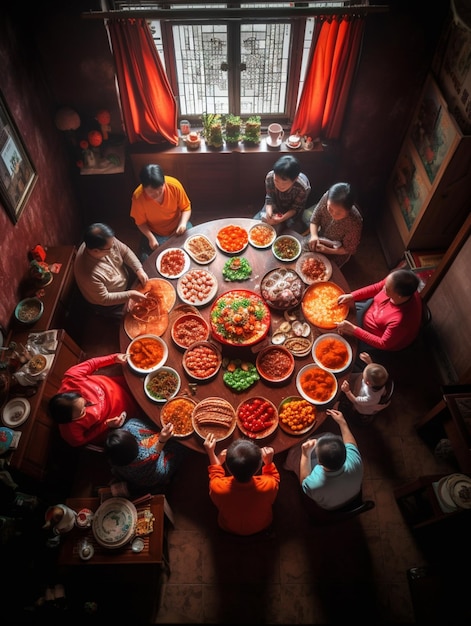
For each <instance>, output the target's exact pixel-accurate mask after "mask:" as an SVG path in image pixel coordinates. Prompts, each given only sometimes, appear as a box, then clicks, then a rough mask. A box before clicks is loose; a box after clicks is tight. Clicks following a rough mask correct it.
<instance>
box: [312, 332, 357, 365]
mask: <svg viewBox="0 0 471 626" xmlns="http://www.w3.org/2000/svg"><path fill="white" fill-rule="evenodd" d="M332 339H335V340H336V341H340V343H341V344H343V345H344V346H345V349H346V351H347V360H346V361H345V362H344V363H343V365H342V367H330V366H328V365H327V364H326V363H323V362H322V361H321V359H319V358H318V357H317V356H316V350H317V347H318V346H319V344H320V343H323V342H329V341H330V340H332ZM352 356H353V355H352V346H351V345H350V344H349V342H348V341H347V340H346V339H345V337H342V336H341V335H339V334H337V333H325V334H323V335H319V337H318V338H317V339H316V340H315V341H314V344H313V346H312V358H313V359H314V363H317V365H319V367H323V368H324V369H325V370H329V372H333V373H334V374H338V373H339V372H343V371H344V370H346V369H347V367H348V366H349V365H350V363H351V362H352Z"/></svg>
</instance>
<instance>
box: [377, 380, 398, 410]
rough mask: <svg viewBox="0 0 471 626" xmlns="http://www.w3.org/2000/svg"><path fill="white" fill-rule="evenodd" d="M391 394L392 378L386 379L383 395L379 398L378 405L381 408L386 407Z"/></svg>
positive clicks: (392, 388) (392, 387)
mask: <svg viewBox="0 0 471 626" xmlns="http://www.w3.org/2000/svg"><path fill="white" fill-rule="evenodd" d="M393 393H394V381H393V379H392V378H388V380H387V382H386V384H385V386H384V393H383V395H382V396H381V399H380V401H379V404H381V405H382V406H384V408H386V406H388V405H389V403H390V402H391V399H392V396H393Z"/></svg>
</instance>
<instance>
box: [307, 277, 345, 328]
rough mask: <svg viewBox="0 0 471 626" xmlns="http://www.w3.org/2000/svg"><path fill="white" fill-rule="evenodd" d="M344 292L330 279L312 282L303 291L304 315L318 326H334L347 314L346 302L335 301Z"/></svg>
mask: <svg viewBox="0 0 471 626" xmlns="http://www.w3.org/2000/svg"><path fill="white" fill-rule="evenodd" d="M344 293H345V292H344V291H343V290H342V289H341V288H340V287H339V286H338V285H336V284H335V283H332V282H330V281H322V282H317V283H313V284H312V285H310V286H309V287H308V288H307V289H306V291H305V292H304V296H303V300H302V303H301V308H302V311H303V315H304V317H305V318H306V319H307V320H308V322H311V324H313V325H314V326H317V327H318V328H321V329H326V330H332V329H334V328H336V327H337V324H338V323H339V322H343V321H344V319H346V317H347V315H348V304H338V302H337V301H338V298H339V296H341V295H342V294H344Z"/></svg>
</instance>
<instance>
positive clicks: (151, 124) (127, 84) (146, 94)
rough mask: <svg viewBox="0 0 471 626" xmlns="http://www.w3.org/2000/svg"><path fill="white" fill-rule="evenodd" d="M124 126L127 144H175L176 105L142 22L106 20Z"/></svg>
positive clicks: (139, 20) (147, 31)
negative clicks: (160, 142) (139, 142)
mask: <svg viewBox="0 0 471 626" xmlns="http://www.w3.org/2000/svg"><path fill="white" fill-rule="evenodd" d="M108 31H109V33H110V39H111V45H112V49H113V54H114V58H115V63H116V73H117V76H118V85H119V95H120V99H121V108H122V111H123V118H124V125H125V128H126V133H127V137H128V140H129V142H130V143H136V142H138V141H145V142H147V143H158V142H159V141H162V139H164V140H167V141H169V142H170V143H172V144H174V145H177V144H178V133H177V105H176V102H175V96H174V95H173V92H172V88H171V87H170V83H169V82H168V79H167V76H166V74H165V71H164V68H163V67H162V63H161V61H160V58H159V54H158V52H157V49H156V47H155V43H154V41H153V39H152V35H151V32H150V30H149V27H148V25H147V22H146V21H145V20H144V19H125V20H110V21H109V22H108Z"/></svg>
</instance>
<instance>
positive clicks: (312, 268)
mask: <svg viewBox="0 0 471 626" xmlns="http://www.w3.org/2000/svg"><path fill="white" fill-rule="evenodd" d="M296 271H297V272H298V274H299V275H300V276H301V278H302V279H303V281H304V282H305V283H306V285H312V283H315V282H317V281H319V280H329V278H330V277H331V276H332V263H331V262H330V261H329V259H328V258H327V257H326V256H325V255H324V254H318V253H317V252H303V254H301V256H300V257H299V259H298V260H297V261H296Z"/></svg>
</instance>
